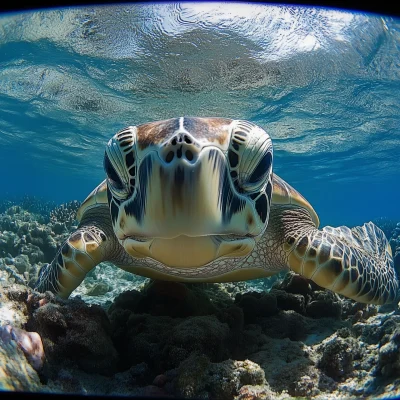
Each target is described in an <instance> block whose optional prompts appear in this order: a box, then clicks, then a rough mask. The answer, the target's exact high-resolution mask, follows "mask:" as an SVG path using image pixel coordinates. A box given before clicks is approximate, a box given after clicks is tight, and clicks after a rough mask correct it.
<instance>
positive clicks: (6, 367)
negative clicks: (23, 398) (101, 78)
mask: <svg viewBox="0 0 400 400" xmlns="http://www.w3.org/2000/svg"><path fill="white" fill-rule="evenodd" d="M1 330H2V331H4V330H3V329H1ZM0 344H1V345H0V390H11V391H29V392H37V391H41V392H44V391H46V388H45V387H43V386H42V384H41V383H40V379H39V376H38V375H37V373H36V371H35V370H34V369H33V367H32V366H31V364H30V363H29V362H28V361H27V359H26V357H25V355H24V353H23V352H22V350H21V348H20V347H19V346H18V344H17V342H16V341H15V340H10V337H7V336H6V335H4V334H0Z"/></svg>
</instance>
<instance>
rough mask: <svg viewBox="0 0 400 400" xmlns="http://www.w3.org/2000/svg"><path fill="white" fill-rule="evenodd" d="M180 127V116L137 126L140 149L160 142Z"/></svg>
mask: <svg viewBox="0 0 400 400" xmlns="http://www.w3.org/2000/svg"><path fill="white" fill-rule="evenodd" d="M178 128H179V118H172V119H166V120H163V121H157V122H149V123H147V124H143V125H139V126H138V127H137V142H138V146H139V148H140V150H144V149H145V148H146V147H148V146H150V145H153V144H158V143H160V142H161V141H162V140H164V139H165V138H167V137H168V136H170V135H171V134H172V133H173V132H175V131H176V130H177V129H178Z"/></svg>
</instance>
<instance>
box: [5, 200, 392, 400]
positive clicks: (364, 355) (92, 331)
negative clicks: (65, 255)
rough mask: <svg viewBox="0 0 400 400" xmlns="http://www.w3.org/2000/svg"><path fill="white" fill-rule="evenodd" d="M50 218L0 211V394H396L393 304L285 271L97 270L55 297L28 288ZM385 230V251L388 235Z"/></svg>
mask: <svg viewBox="0 0 400 400" xmlns="http://www.w3.org/2000/svg"><path fill="white" fill-rule="evenodd" d="M63 212H66V211H65V209H63ZM71 212H73V210H72V209H71ZM53 215H56V214H53ZM61 215H64V214H63V213H61V214H60V217H59V219H57V220H56V219H53V220H51V218H49V222H48V223H46V224H44V223H42V222H40V221H39V220H38V219H37V217H36V216H35V215H34V214H32V213H30V212H27V211H25V210H23V209H22V208H17V207H16V206H12V209H8V210H7V211H6V212H5V213H3V214H1V215H0V240H1V241H0V251H1V254H0V257H1V258H0V300H1V301H0V321H1V327H0V340H1V341H2V346H0V389H5V390H14V391H15V390H16V391H21V390H24V391H42V392H60V393H80V394H97V395H104V394H108V395H129V396H157V397H164V396H165V397H187V398H210V399H237V400H244V399H288V398H298V397H307V398H315V399H329V398H332V399H334V398H335V399H337V398H346V399H348V398H356V397H362V398H379V397H384V398H389V397H396V396H399V395H400V389H399V387H400V378H399V377H400V356H399V354H400V312H399V310H398V308H397V307H396V305H392V306H385V307H376V306H371V305H364V304H360V303H356V302H354V301H351V300H348V299H344V298H342V297H339V296H337V295H336V294H333V293H331V292H329V291H326V290H323V289H321V288H320V287H318V286H317V285H315V284H313V283H312V282H311V281H309V280H307V279H305V278H303V277H301V276H299V275H296V274H293V273H288V274H286V275H282V274H280V275H278V276H276V277H274V278H273V279H263V280H258V281H255V282H238V283H227V284H181V283H174V282H160V281H150V280H148V279H143V278H139V277H135V276H134V275H132V274H129V273H126V272H125V271H122V270H120V269H117V268H115V267H113V266H112V265H111V264H108V263H102V264H101V265H100V266H98V267H97V268H96V269H94V270H93V271H91V272H90V273H89V274H88V276H87V277H86V279H85V281H84V282H83V283H82V285H81V286H80V287H79V288H78V290H77V291H76V292H74V296H73V297H72V298H70V299H68V300H61V299H59V298H56V297H55V296H54V295H52V294H50V293H45V294H38V293H36V292H34V291H33V290H32V289H31V288H30V287H29V282H32V281H33V279H34V278H35V277H36V274H37V270H38V268H39V267H40V265H41V264H42V263H43V262H46V261H47V262H48V261H50V260H51V258H52V257H53V254H54V253H55V250H56V248H57V246H58V245H59V244H60V243H62V241H63V240H64V239H65V237H66V235H67V234H68V230H69V228H68V224H69V222H68V221H70V219H68V218H69V217H68V216H66V217H65V218H67V219H66V220H63V221H61V219H62V218H64V217H63V216H61ZM69 215H71V214H69ZM60 224H61V225H60ZM62 224H65V228H64V225H62ZM56 226H57V227H56ZM60 226H61V227H62V229H61V228H60ZM70 228H71V229H73V225H71V226H70ZM393 232H394V234H393V237H392V243H397V239H398V238H399V235H397V236H396V234H397V233H398V234H400V228H399V230H398V232H397V228H396V229H394V230H393ZM396 232H397V233H396ZM33 254H36V255H33ZM35 257H36V258H35ZM40 344H41V345H42V347H41V346H40ZM43 352H44V355H45V357H44V355H43Z"/></svg>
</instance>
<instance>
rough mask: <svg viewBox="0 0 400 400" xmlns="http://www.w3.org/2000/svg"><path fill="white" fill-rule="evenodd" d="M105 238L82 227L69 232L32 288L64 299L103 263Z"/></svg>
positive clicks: (87, 227)
mask: <svg viewBox="0 0 400 400" xmlns="http://www.w3.org/2000/svg"><path fill="white" fill-rule="evenodd" d="M106 239H107V236H106V234H105V233H104V232H103V231H102V230H101V229H99V228H98V227H96V226H83V227H81V228H79V229H78V230H76V231H75V232H73V233H72V234H71V235H70V237H69V238H68V239H67V240H66V241H65V242H64V244H63V245H62V246H61V248H60V249H59V250H58V252H57V254H56V257H55V258H54V260H53V261H52V262H51V263H50V264H45V265H44V266H43V267H42V268H41V270H40V272H39V277H38V280H37V282H36V285H35V289H36V290H38V291H39V292H45V291H47V290H49V291H51V292H53V293H55V294H57V295H58V296H60V297H63V298H67V297H68V296H69V295H70V294H71V293H72V291H73V290H75V289H76V288H77V287H78V286H79V284H80V283H81V282H82V281H83V279H84V278H85V276H86V274H87V273H88V272H89V271H90V270H91V269H93V268H94V267H95V266H96V265H97V264H99V263H100V262H101V261H103V260H104V259H105V254H106V252H105V246H104V243H105V241H106Z"/></svg>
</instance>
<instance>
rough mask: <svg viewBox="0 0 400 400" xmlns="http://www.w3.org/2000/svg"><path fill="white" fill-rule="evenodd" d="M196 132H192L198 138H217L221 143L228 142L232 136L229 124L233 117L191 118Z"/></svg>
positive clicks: (211, 139)
mask: <svg viewBox="0 0 400 400" xmlns="http://www.w3.org/2000/svg"><path fill="white" fill-rule="evenodd" d="M190 120H191V122H192V125H193V126H194V127H195V129H194V130H195V132H190V131H189V133H190V134H192V135H193V136H195V137H197V138H206V139H208V140H210V141H213V140H217V141H218V143H219V144H220V145H223V144H224V143H226V142H227V141H228V140H229V138H230V130H229V126H230V124H231V123H232V120H231V119H227V118H217V117H214V118H213V117H211V118H190Z"/></svg>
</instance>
